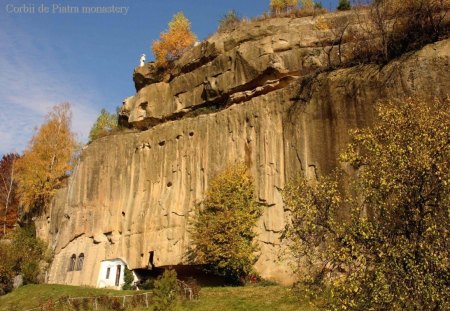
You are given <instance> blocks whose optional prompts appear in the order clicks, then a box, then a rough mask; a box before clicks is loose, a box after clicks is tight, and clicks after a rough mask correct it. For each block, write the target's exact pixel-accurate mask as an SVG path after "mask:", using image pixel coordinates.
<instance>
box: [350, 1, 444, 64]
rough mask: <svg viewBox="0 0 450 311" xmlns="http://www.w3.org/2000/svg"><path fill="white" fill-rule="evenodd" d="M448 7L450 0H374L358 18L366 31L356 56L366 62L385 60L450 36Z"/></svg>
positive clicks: (357, 48) (363, 32)
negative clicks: (366, 11)
mask: <svg viewBox="0 0 450 311" xmlns="http://www.w3.org/2000/svg"><path fill="white" fill-rule="evenodd" d="M449 8H450V7H449V6H448V1H442V0H417V1H402V0H377V1H374V2H373V4H372V5H371V6H370V7H369V13H368V15H366V14H365V13H364V15H362V16H361V18H360V21H359V24H360V27H361V28H362V30H363V31H362V35H361V36H360V38H359V40H358V41H359V44H358V45H357V46H356V47H355V49H356V56H359V58H360V60H361V61H364V62H367V61H369V62H370V61H374V62H379V63H386V62H388V61H389V60H391V59H393V58H395V57H397V56H399V55H401V54H403V53H405V52H408V51H412V50H417V49H419V48H421V47H422V46H424V45H426V44H428V43H431V42H435V41H437V40H439V38H440V37H442V36H445V35H448V31H449V23H448V19H446V16H447V15H448V11H449ZM355 12H356V13H357V14H359V13H358V11H355ZM363 12H364V11H363Z"/></svg>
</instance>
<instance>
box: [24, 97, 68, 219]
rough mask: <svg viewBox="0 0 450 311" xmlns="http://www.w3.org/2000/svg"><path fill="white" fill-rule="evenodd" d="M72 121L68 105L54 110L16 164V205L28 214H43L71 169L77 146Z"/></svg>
mask: <svg viewBox="0 0 450 311" xmlns="http://www.w3.org/2000/svg"><path fill="white" fill-rule="evenodd" d="M71 119H72V113H71V110H70V104H68V103H64V104H60V105H56V106H54V107H53V108H52V110H51V111H50V113H49V114H48V115H47V116H46V122H45V123H44V124H43V125H42V126H41V127H40V128H39V129H38V130H37V132H36V134H35V135H34V136H33V138H32V139H31V141H30V143H29V145H28V147H27V149H26V150H25V152H24V154H23V156H22V157H21V158H20V159H18V160H17V161H16V169H17V174H16V176H17V182H18V187H17V191H18V194H19V198H20V199H19V201H20V204H21V206H23V207H24V210H25V212H27V213H29V212H31V214H33V212H34V213H39V212H41V211H43V210H45V209H46V208H47V207H48V205H49V204H50V201H51V199H52V198H53V195H54V193H55V191H56V190H57V189H58V188H60V187H62V186H63V185H64V180H65V178H66V177H67V175H68V172H69V171H70V170H71V169H72V165H71V162H72V160H73V155H74V151H75V148H76V146H77V144H76V140H75V135H74V134H73V133H72V131H71V130H70V125H71Z"/></svg>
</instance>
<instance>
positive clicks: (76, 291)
mask: <svg viewBox="0 0 450 311" xmlns="http://www.w3.org/2000/svg"><path fill="white" fill-rule="evenodd" d="M133 293H136V292H134V291H116V290H111V289H98V288H90V287H77V286H69V285H52V284H41V285H25V286H23V287H21V288H19V289H17V290H15V291H13V292H12V293H9V294H8V295H5V296H0V310H9V309H10V307H12V306H14V307H16V308H17V310H26V309H31V308H34V307H38V306H39V305H40V304H41V303H43V302H44V301H46V300H47V299H48V298H52V299H53V300H55V301H56V300H58V298H59V297H63V296H70V297H85V296H99V295H110V296H117V295H127V294H133Z"/></svg>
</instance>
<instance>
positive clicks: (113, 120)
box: [89, 109, 118, 142]
mask: <svg viewBox="0 0 450 311" xmlns="http://www.w3.org/2000/svg"><path fill="white" fill-rule="evenodd" d="M117 127H118V116H117V114H116V113H109V112H108V111H106V109H102V110H101V111H100V115H99V116H98V118H97V120H96V121H95V123H94V125H92V128H91V131H90V132H89V141H91V142H92V141H94V140H96V139H97V138H100V137H103V136H106V135H108V134H110V133H111V132H112V131H113V130H114V129H116V128H117Z"/></svg>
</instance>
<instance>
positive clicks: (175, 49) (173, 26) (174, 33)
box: [152, 12, 197, 67]
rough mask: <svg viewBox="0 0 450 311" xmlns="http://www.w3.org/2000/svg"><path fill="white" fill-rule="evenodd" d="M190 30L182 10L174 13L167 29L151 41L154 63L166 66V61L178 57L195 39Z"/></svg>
mask: <svg viewBox="0 0 450 311" xmlns="http://www.w3.org/2000/svg"><path fill="white" fill-rule="evenodd" d="M196 39H197V38H196V36H195V34H194V33H193V32H192V31H191V23H190V22H189V20H188V19H187V18H186V17H185V16H184V14H183V13H182V12H179V13H177V14H175V16H174V17H173V18H172V20H171V21H170V22H169V30H168V31H167V32H162V33H161V34H160V39H159V40H155V41H153V44H152V51H153V54H154V55H155V58H156V63H157V64H158V65H159V66H161V67H166V66H167V65H168V62H170V61H173V60H175V59H177V58H179V57H180V56H181V55H182V54H183V53H184V51H186V49H187V48H188V47H190V46H191V45H192V44H194V42H195V40H196Z"/></svg>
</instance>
